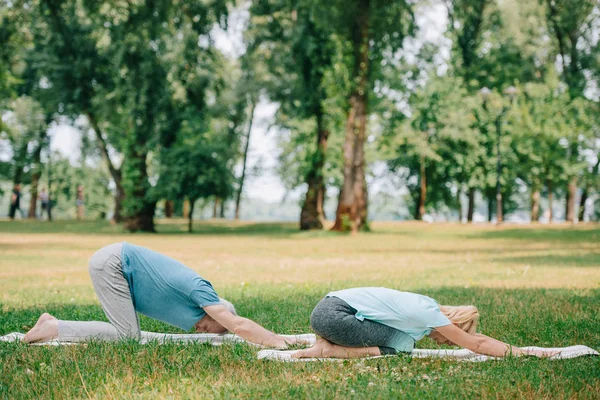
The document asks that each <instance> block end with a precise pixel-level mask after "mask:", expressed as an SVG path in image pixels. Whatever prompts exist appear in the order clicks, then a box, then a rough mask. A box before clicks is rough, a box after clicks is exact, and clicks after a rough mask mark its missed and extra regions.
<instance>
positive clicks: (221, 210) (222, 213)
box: [219, 199, 226, 218]
mask: <svg viewBox="0 0 600 400" xmlns="http://www.w3.org/2000/svg"><path fill="white" fill-rule="evenodd" d="M225 203H226V201H225V199H221V205H220V207H219V218H225Z"/></svg>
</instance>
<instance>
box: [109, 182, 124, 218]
mask: <svg viewBox="0 0 600 400" xmlns="http://www.w3.org/2000/svg"><path fill="white" fill-rule="evenodd" d="M120 175H121V174H120V173H119V176H120ZM115 186H116V193H115V211H114V214H113V217H112V220H113V222H115V223H117V224H118V223H121V222H123V200H125V191H124V189H123V185H122V184H121V181H120V180H119V184H118V185H117V184H115Z"/></svg>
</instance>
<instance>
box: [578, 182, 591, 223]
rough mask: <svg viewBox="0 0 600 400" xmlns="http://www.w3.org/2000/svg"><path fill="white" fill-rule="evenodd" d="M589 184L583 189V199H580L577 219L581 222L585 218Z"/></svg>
mask: <svg viewBox="0 0 600 400" xmlns="http://www.w3.org/2000/svg"><path fill="white" fill-rule="evenodd" d="M588 191H589V189H588V186H586V187H585V188H583V191H582V192H581V199H580V200H579V212H578V216H577V219H578V220H579V222H583V218H584V217H585V203H586V202H587V199H588Z"/></svg>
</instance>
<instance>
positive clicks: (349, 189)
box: [331, 0, 369, 233]
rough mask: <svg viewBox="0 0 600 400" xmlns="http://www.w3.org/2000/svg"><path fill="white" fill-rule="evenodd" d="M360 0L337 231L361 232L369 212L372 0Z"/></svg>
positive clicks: (354, 34)
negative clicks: (367, 163)
mask: <svg viewBox="0 0 600 400" xmlns="http://www.w3.org/2000/svg"><path fill="white" fill-rule="evenodd" d="M358 1H359V5H358V7H359V10H358V12H357V15H356V17H355V20H354V26H352V27H351V29H352V32H353V47H354V49H353V50H354V69H353V76H352V82H355V87H354V88H353V89H352V92H351V95H350V102H349V103H350V110H349V113H348V118H347V123H346V137H345V139H344V147H343V150H344V184H343V186H342V190H341V192H340V197H339V204H338V207H337V212H336V216H335V224H334V226H333V228H331V229H332V230H334V231H342V230H347V229H350V230H351V231H352V232H353V233H356V232H358V230H359V229H360V228H361V227H362V226H363V225H364V224H365V223H366V220H365V219H364V217H365V216H366V213H365V211H364V210H363V209H364V208H366V204H367V199H366V195H365V190H364V181H365V158H364V144H365V138H366V127H367V104H368V92H369V87H368V86H369V0H358Z"/></svg>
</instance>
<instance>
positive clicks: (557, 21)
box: [545, 0, 598, 222]
mask: <svg viewBox="0 0 600 400" xmlns="http://www.w3.org/2000/svg"><path fill="white" fill-rule="evenodd" d="M545 3H546V16H547V21H548V27H549V29H550V31H551V33H552V34H553V36H554V42H555V46H556V50H557V51H556V53H557V56H558V61H559V62H560V65H561V67H562V68H561V69H562V77H563V81H564V82H565V84H566V85H567V87H568V90H569V96H570V98H571V99H572V100H575V99H583V98H585V89H586V87H587V79H586V71H588V72H589V69H590V67H591V65H592V63H593V62H594V58H595V54H594V53H593V44H592V40H593V39H592V38H593V37H594V29H596V28H594V26H593V24H592V23H591V21H593V19H594V18H596V17H597V16H596V14H595V13H597V7H598V4H597V2H596V1H595V0H582V1H577V2H572V1H567V0H546V1H545ZM580 133H581V132H569V133H568V135H567V136H566V140H568V142H569V145H568V150H569V151H568V154H567V157H568V160H569V162H570V164H571V168H569V170H568V175H569V177H568V183H567V201H566V211H565V215H566V220H567V221H568V222H574V221H575V212H576V210H575V196H576V192H577V181H578V175H580V173H581V169H578V168H576V167H575V166H576V165H577V164H579V163H580V161H581V160H580V150H581V149H580V144H581V143H580V140H579V139H580V136H579V134H580Z"/></svg>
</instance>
